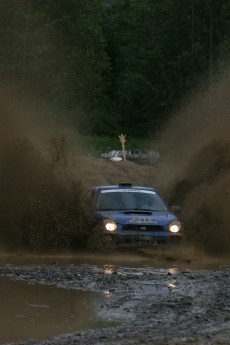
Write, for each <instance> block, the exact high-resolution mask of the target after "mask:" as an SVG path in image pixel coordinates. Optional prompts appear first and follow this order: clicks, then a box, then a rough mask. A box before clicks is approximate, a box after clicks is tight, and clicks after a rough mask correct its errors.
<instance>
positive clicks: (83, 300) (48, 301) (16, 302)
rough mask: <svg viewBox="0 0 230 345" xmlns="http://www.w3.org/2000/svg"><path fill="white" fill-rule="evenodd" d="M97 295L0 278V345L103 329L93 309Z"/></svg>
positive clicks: (97, 305) (100, 299) (98, 300)
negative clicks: (78, 331) (90, 329)
mask: <svg viewBox="0 0 230 345" xmlns="http://www.w3.org/2000/svg"><path fill="white" fill-rule="evenodd" d="M101 303H103V296H102V295H101V294H98V293H92V292H84V291H77V290H67V289H61V288H57V287H54V286H45V285H40V284H33V285H32V284H28V283H27V282H24V281H13V280H11V279H9V278H2V277H1V278H0V305H1V308H0V325H1V326H0V343H1V344H2V343H6V342H13V341H23V340H28V339H41V338H47V337H51V336H55V335H59V334H62V333H68V332H73V331H77V330H82V329H86V328H87V329H88V328H98V327H105V326H106V325H108V323H109V322H108V321H103V320H100V319H99V318H98V316H97V310H98V308H100V305H101Z"/></svg>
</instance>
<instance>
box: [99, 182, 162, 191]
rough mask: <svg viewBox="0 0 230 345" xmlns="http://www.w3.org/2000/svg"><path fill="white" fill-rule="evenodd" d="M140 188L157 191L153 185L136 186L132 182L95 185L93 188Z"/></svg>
mask: <svg viewBox="0 0 230 345" xmlns="http://www.w3.org/2000/svg"><path fill="white" fill-rule="evenodd" d="M127 188H128V189H136V190H137V189H140V190H151V191H156V190H155V189H154V188H152V187H142V186H136V185H133V184H132V183H119V184H118V185H111V186H95V187H93V188H92V189H93V190H95V191H100V190H105V189H127Z"/></svg>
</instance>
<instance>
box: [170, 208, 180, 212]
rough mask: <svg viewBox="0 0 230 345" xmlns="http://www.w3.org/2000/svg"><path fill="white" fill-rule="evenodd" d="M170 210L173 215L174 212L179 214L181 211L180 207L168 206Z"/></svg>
mask: <svg viewBox="0 0 230 345" xmlns="http://www.w3.org/2000/svg"><path fill="white" fill-rule="evenodd" d="M170 210H171V211H172V212H174V213H176V212H180V211H181V207H180V206H170Z"/></svg>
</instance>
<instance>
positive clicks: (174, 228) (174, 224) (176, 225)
mask: <svg viewBox="0 0 230 345" xmlns="http://www.w3.org/2000/svg"><path fill="white" fill-rule="evenodd" d="M180 229H181V223H180V222H179V221H178V220H174V221H173V222H172V223H170V224H169V231H170V232H173V233H174V234H175V233H177V232H179V231H180Z"/></svg>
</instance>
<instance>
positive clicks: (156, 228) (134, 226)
mask: <svg viewBox="0 0 230 345" xmlns="http://www.w3.org/2000/svg"><path fill="white" fill-rule="evenodd" d="M122 230H125V231H151V232H162V231H164V227H163V226H160V225H144V224H141V225H139V224H138V225H137V224H126V225H123V227H122Z"/></svg>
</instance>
